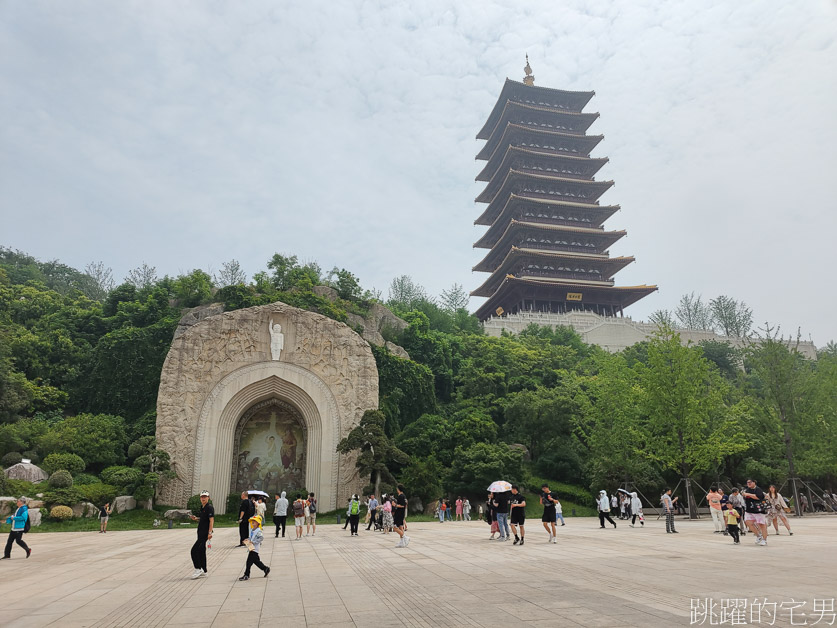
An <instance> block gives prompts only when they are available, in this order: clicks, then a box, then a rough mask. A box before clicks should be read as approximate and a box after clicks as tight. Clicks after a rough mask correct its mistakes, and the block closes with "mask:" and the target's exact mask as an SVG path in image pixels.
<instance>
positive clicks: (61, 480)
mask: <svg viewBox="0 0 837 628" xmlns="http://www.w3.org/2000/svg"><path fill="white" fill-rule="evenodd" d="M72 485H73V476H72V475H70V472H69V471H67V470H66V469H59V470H58V471H56V472H55V473H53V474H52V475H51V476H49V487H50V488H70V487H71V486H72Z"/></svg>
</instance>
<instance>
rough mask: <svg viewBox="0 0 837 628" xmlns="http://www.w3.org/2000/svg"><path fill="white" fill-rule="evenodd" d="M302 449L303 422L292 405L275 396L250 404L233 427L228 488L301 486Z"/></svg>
mask: <svg viewBox="0 0 837 628" xmlns="http://www.w3.org/2000/svg"><path fill="white" fill-rule="evenodd" d="M306 450H307V438H306V429H305V422H304V420H303V417H302V414H301V412H300V411H299V409H298V408H297V407H296V406H294V405H293V404H291V403H289V402H287V401H284V400H282V399H278V398H276V397H273V398H271V399H267V400H265V401H261V402H259V403H256V404H254V405H252V406H250V408H248V409H247V410H246V411H245V412H244V413H243V414H242V415H241V418H240V419H239V421H238V425H237V427H236V430H235V451H234V456H233V469H232V474H231V478H232V481H231V485H230V492H231V493H240V492H241V491H245V490H249V489H258V490H260V491H265V492H266V493H268V494H270V495H274V494H278V493H279V492H281V491H288V492H289V493H290V492H294V491H302V490H304V489H305V488H306V484H305V468H306V464H305V463H306Z"/></svg>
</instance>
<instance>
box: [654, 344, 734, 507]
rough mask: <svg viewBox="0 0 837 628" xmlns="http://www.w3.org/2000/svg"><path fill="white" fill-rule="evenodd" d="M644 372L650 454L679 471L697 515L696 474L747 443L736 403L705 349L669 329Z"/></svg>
mask: <svg viewBox="0 0 837 628" xmlns="http://www.w3.org/2000/svg"><path fill="white" fill-rule="evenodd" d="M640 372H641V381H642V384H643V393H644V394H643V408H644V412H645V413H646V414H647V416H648V446H647V448H646V450H645V452H646V455H647V456H648V457H649V458H651V459H652V460H654V461H656V462H657V463H659V464H660V465H661V466H662V467H663V468H664V469H671V470H674V471H677V472H679V473H680V476H681V477H682V478H683V480H684V482H685V483H686V495H687V500H688V503H689V512H690V517H691V518H696V516H697V512H696V511H697V505H696V502H695V498H694V495H693V494H692V486H691V480H692V475H693V474H694V473H696V472H700V471H706V470H708V469H710V468H713V467H714V466H717V465H719V464H720V462H721V460H722V459H723V458H724V457H725V456H727V455H730V454H734V453H736V452H739V451H743V450H745V449H746V448H747V447H748V444H749V443H748V440H747V437H746V436H745V434H744V432H743V430H742V429H741V426H740V424H739V421H738V415H737V412H736V410H737V409H736V408H728V407H727V406H726V403H725V398H726V394H727V387H726V384H725V383H724V381H723V380H722V379H721V377H720V376H719V375H718V373H717V371H715V370H713V369H711V368H710V366H709V361H708V360H707V359H706V358H704V357H703V356H702V354H701V351H700V349H699V348H695V347H684V346H683V345H682V344H681V342H680V335H679V334H676V333H674V332H673V331H672V330H670V329H663V330H661V331H660V332H659V333H658V334H657V335H656V336H654V337H653V338H652V340H651V341H650V343H649V346H648V365H647V367H644V368H642V369H641V371H640Z"/></svg>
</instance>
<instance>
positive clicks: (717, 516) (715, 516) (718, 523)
mask: <svg viewBox="0 0 837 628" xmlns="http://www.w3.org/2000/svg"><path fill="white" fill-rule="evenodd" d="M706 501H707V502H708V503H709V512H710V513H711V514H712V523H713V524H714V526H715V534H721V532H723V531H724V512H723V510H721V495H720V494H719V493H718V487H716V486H715V485H714V484H713V485H712V486H710V487H709V492H708V493H707V494H706Z"/></svg>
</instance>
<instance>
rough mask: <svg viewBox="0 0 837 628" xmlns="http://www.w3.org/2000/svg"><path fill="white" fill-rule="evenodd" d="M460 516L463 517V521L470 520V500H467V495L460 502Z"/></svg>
mask: <svg viewBox="0 0 837 628" xmlns="http://www.w3.org/2000/svg"><path fill="white" fill-rule="evenodd" d="M462 516H463V517H464V518H465V521H470V520H471V502H469V501H468V498H467V497H466V498H465V501H463V502H462Z"/></svg>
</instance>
